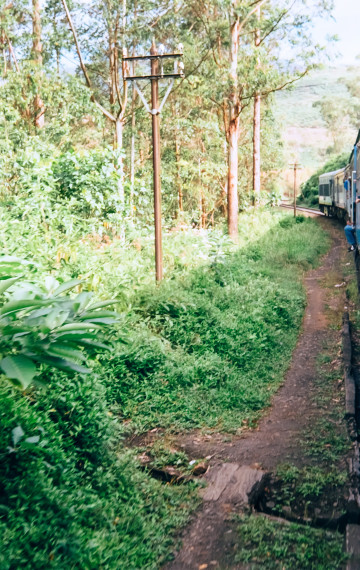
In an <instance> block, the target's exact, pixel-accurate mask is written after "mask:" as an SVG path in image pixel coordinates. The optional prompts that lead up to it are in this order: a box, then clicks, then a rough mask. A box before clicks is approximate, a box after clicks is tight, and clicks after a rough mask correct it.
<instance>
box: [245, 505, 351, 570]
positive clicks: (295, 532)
mask: <svg viewBox="0 0 360 570" xmlns="http://www.w3.org/2000/svg"><path fill="white" fill-rule="evenodd" d="M236 522H237V523H238V526H237V532H238V543H237V554H236V556H235V561H236V562H245V563H250V564H254V565H255V567H257V566H258V567H261V568H264V569H268V570H270V569H276V570H278V569H279V568H281V569H282V570H295V569H296V570H305V569H307V568H309V569H313V568H316V569H317V570H337V569H338V568H339V567H340V566H341V565H342V564H343V563H344V562H345V561H346V559H347V557H346V554H344V553H343V551H342V541H343V538H342V536H341V535H340V534H338V533H336V532H334V533H331V532H328V531H324V530H317V529H314V528H309V527H306V526H302V525H299V524H289V525H288V524H282V523H280V522H275V521H272V520H269V519H267V518H265V517H262V516H253V515H244V516H240V517H237V518H236Z"/></svg>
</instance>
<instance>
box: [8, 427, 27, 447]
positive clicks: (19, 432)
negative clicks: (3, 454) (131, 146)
mask: <svg viewBox="0 0 360 570" xmlns="http://www.w3.org/2000/svg"><path fill="white" fill-rule="evenodd" d="M11 433H12V440H13V444H14V446H15V445H16V444H17V443H19V441H20V439H21V438H22V437H24V435H25V432H24V430H23V429H22V427H21V426H16V427H15V428H14V429H13V430H12V432H11Z"/></svg>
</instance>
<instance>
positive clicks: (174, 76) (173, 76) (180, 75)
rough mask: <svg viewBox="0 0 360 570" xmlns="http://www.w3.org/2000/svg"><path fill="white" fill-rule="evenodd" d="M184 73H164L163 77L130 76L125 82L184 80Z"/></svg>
mask: <svg viewBox="0 0 360 570" xmlns="http://www.w3.org/2000/svg"><path fill="white" fill-rule="evenodd" d="M184 77H185V75H184V74H183V73H164V74H162V75H130V76H128V77H125V81H139V80H143V79H145V80H146V79H183V78H184Z"/></svg>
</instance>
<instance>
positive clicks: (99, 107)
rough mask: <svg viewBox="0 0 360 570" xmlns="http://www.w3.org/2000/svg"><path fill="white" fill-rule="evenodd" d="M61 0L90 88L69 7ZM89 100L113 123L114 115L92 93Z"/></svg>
mask: <svg viewBox="0 0 360 570" xmlns="http://www.w3.org/2000/svg"><path fill="white" fill-rule="evenodd" d="M61 1H62V4H63V6H64V10H65V12H66V18H67V21H68V23H69V26H70V30H71V31H72V35H73V38H74V42H75V47H76V52H77V54H78V57H79V61H80V67H81V69H82V72H83V74H84V77H85V81H86V84H87V86H88V87H89V89H91V90H92V85H91V81H90V77H89V75H88V72H87V69H86V67H85V64H84V61H83V58H82V55H81V51H80V46H79V42H78V39H77V35H76V30H75V28H74V24H73V22H72V19H71V15H70V12H69V8H68V6H67V3H66V0H61ZM91 101H92V102H93V103H95V105H96V106H97V108H98V109H100V111H101V112H102V113H103V114H104V115H105V117H107V118H108V119H110V121H112V122H113V123H115V121H116V119H115V117H114V115H112V113H109V111H107V110H106V109H105V108H104V107H103V106H102V105H101V104H100V103H99V102H98V101H97V100H96V99H95V95H94V93H93V94H92V95H91Z"/></svg>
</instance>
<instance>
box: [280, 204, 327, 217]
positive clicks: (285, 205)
mask: <svg viewBox="0 0 360 570" xmlns="http://www.w3.org/2000/svg"><path fill="white" fill-rule="evenodd" d="M280 208H286V209H288V210H293V209H294V206H292V205H291V204H284V203H281V204H280ZM296 211H297V212H308V213H309V214H317V215H318V216H325V214H323V213H322V212H320V210H317V209H316V208H302V207H301V206H296Z"/></svg>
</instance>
